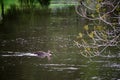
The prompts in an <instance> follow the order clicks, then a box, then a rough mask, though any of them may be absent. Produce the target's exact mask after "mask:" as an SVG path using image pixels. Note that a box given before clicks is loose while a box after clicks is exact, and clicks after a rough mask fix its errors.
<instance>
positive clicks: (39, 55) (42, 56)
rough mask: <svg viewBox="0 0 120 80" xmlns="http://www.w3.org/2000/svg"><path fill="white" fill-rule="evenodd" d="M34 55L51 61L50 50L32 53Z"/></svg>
mask: <svg viewBox="0 0 120 80" xmlns="http://www.w3.org/2000/svg"><path fill="white" fill-rule="evenodd" d="M34 54H36V55H37V56H38V57H40V58H46V57H47V59H48V60H51V56H52V54H51V51H50V50H48V52H44V51H37V52H34Z"/></svg>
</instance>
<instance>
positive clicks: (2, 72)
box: [0, 7, 120, 80]
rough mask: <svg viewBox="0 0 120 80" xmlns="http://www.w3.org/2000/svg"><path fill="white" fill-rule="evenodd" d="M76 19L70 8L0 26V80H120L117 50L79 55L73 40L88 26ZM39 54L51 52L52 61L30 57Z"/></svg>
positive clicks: (28, 15)
mask: <svg viewBox="0 0 120 80" xmlns="http://www.w3.org/2000/svg"><path fill="white" fill-rule="evenodd" d="M41 12H42V13H41ZM78 18H79V17H78V16H77V15H76V13H75V11H74V9H73V8H72V7H70V8H69V7H68V8H67V9H60V10H57V11H56V12H52V13H50V11H31V12H29V11H28V12H24V13H19V14H17V15H16V16H12V17H11V16H9V17H8V18H7V19H6V20H5V22H4V24H1V25H0V80H119V79H120V77H119V75H120V55H119V54H120V53H119V50H117V49H113V52H112V53H110V54H109V55H108V54H107V55H104V54H102V55H100V56H97V57H94V58H91V59H87V58H84V57H82V56H81V55H80V54H79V50H78V49H77V48H76V47H75V45H74V43H73V40H74V39H75V38H76V35H77V34H78V33H79V32H80V31H81V27H82V26H83V25H84V24H86V23H88V22H87V21H85V20H84V19H81V18H79V19H78ZM39 50H43V51H47V50H51V51H52V52H53V53H52V59H51V60H50V61H48V60H47V59H46V58H45V59H41V58H39V57H36V55H33V54H32V52H34V51H39ZM15 53H16V54H15ZM118 53H119V54H118Z"/></svg>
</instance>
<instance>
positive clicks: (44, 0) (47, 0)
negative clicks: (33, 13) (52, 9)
mask: <svg viewBox="0 0 120 80" xmlns="http://www.w3.org/2000/svg"><path fill="white" fill-rule="evenodd" d="M50 1H51V0H38V2H39V3H40V4H41V6H42V7H48V6H49V5H50Z"/></svg>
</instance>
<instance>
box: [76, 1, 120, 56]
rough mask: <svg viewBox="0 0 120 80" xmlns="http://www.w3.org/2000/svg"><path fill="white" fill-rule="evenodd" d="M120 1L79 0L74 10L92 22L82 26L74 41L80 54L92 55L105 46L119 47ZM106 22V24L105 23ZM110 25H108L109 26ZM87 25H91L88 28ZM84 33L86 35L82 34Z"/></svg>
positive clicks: (95, 54)
mask: <svg viewBox="0 0 120 80" xmlns="http://www.w3.org/2000/svg"><path fill="white" fill-rule="evenodd" d="M119 5H120V1H117V0H96V1H95V0H80V1H79V5H77V6H76V7H75V9H76V12H77V14H78V15H80V16H81V17H84V18H86V19H88V20H90V21H92V22H93V23H94V25H92V26H91V24H89V25H85V26H83V29H84V31H83V32H80V33H79V35H78V36H77V40H76V41H74V42H75V44H76V45H77V47H78V48H79V49H80V52H81V55H83V56H85V57H93V56H97V55H100V54H101V53H102V52H104V51H105V50H106V48H108V47H111V46H115V47H118V48H119V46H118V45H119V43H120V41H119V39H120V27H119V26H120V13H119V12H120V8H119V7H120V6H119ZM104 23H105V24H104ZM106 24H107V25H106ZM109 26H110V27H109ZM89 27H92V29H90V28H89ZM84 35H87V37H86V36H84Z"/></svg>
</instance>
